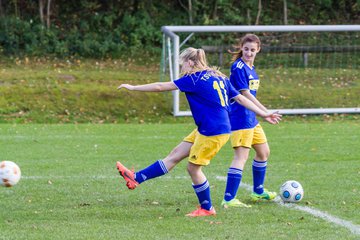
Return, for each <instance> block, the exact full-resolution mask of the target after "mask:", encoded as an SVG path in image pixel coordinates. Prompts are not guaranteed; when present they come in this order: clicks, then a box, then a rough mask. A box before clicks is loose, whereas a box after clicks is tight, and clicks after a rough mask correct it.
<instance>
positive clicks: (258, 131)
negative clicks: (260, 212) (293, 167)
mask: <svg viewBox="0 0 360 240" xmlns="http://www.w3.org/2000/svg"><path fill="white" fill-rule="evenodd" d="M236 49H237V51H235V52H232V54H233V59H232V60H233V61H234V62H233V64H232V66H231V74H230V82H231V84H232V85H233V86H234V88H235V89H236V90H238V91H239V92H240V93H241V94H242V95H243V96H245V97H246V98H247V99H249V100H250V101H252V102H253V103H254V104H255V105H256V106H257V107H258V108H260V109H261V110H263V111H267V109H266V107H264V106H263V105H262V104H261V103H260V102H259V100H257V99H256V93H257V90H258V88H259V83H260V80H259V77H258V75H257V74H256V71H255V67H254V61H255V57H256V54H257V53H258V52H259V51H260V39H259V38H258V37H257V36H256V35H254V34H246V35H245V36H244V37H243V38H242V39H241V40H240V41H239V44H238V45H237V46H236ZM230 122H231V131H232V133H231V145H232V147H233V148H234V158H233V161H232V163H231V165H230V168H229V170H228V174H227V183H226V189H225V194H224V199H223V201H222V205H223V206H224V207H249V205H246V204H244V203H242V202H240V201H239V200H238V199H237V198H236V194H237V191H238V188H239V186H240V183H241V178H242V172H243V169H244V166H245V163H246V160H247V159H248V157H249V152H250V149H251V147H252V148H254V150H255V152H256V155H255V158H254V160H253V163H252V172H253V192H252V194H251V198H252V200H253V201H258V200H262V199H264V200H272V199H274V198H275V197H276V192H270V191H268V190H266V189H264V181H265V174H266V165H267V159H268V157H269V154H270V149H269V145H268V143H267V140H266V136H265V133H264V130H263V129H262V127H261V125H260V124H259V122H258V120H257V119H256V114H255V113H254V112H253V111H252V110H251V109H250V110H249V109H247V108H245V107H244V106H242V105H240V104H236V103H235V104H232V105H231V114H230Z"/></svg>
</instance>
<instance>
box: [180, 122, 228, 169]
mask: <svg viewBox="0 0 360 240" xmlns="http://www.w3.org/2000/svg"><path fill="white" fill-rule="evenodd" d="M229 138H230V134H220V135H216V136H205V135H202V134H200V133H199V132H198V131H197V129H195V130H194V131H192V132H191V133H190V134H189V135H188V136H186V137H185V138H184V141H185V142H190V143H193V144H194V145H193V146H192V147H191V149H190V155H189V162H191V163H193V164H196V165H202V166H206V165H209V163H210V160H211V159H212V158H213V157H214V156H215V155H216V154H217V153H218V152H219V151H220V149H221V148H222V146H224V145H225V144H226V142H227V141H228V140H229Z"/></svg>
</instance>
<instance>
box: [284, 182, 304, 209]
mask: <svg viewBox="0 0 360 240" xmlns="http://www.w3.org/2000/svg"><path fill="white" fill-rule="evenodd" d="M280 197H281V199H282V200H283V201H284V202H290V203H296V202H300V201H301V199H302V198H303V197H304V189H303V187H302V186H301V184H300V183H299V182H297V181H295V180H289V181H286V182H285V183H284V184H283V185H281V187H280Z"/></svg>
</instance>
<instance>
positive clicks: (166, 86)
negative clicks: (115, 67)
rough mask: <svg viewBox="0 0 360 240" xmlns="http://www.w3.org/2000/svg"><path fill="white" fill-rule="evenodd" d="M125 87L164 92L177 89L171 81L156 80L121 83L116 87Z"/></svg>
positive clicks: (131, 89) (142, 90) (134, 89)
mask: <svg viewBox="0 0 360 240" xmlns="http://www.w3.org/2000/svg"><path fill="white" fill-rule="evenodd" d="M122 88H126V89H128V90H130V91H141V92H165V91H172V90H176V89H178V88H177V87H176V85H175V84H174V83H173V82H156V83H149V84H144V85H131V84H125V83H124V84H121V85H120V86H119V87H118V88H117V89H122Z"/></svg>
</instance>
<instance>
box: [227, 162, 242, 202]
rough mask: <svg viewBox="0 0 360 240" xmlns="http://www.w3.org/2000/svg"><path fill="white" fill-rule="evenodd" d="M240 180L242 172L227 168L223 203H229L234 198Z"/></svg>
mask: <svg viewBox="0 0 360 240" xmlns="http://www.w3.org/2000/svg"><path fill="white" fill-rule="evenodd" d="M241 178H242V170H241V169H238V168H229V170H228V174H227V182H226V188H225V196H224V199H225V201H230V200H232V199H234V198H235V197H236V193H237V191H238V189H239V186H240V183H241Z"/></svg>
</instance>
